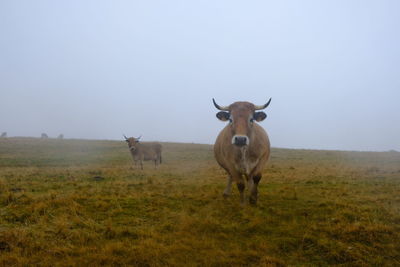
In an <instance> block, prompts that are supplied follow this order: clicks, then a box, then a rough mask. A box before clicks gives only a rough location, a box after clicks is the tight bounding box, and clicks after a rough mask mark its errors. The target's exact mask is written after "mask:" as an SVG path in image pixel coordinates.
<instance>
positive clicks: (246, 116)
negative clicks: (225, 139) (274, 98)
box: [213, 99, 271, 147]
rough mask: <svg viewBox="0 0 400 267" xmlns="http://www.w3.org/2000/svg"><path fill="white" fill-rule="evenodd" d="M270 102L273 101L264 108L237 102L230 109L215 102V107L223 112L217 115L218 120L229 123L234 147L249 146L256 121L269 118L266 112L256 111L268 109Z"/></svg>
mask: <svg viewBox="0 0 400 267" xmlns="http://www.w3.org/2000/svg"><path fill="white" fill-rule="evenodd" d="M213 101H214V99H213ZM270 102H271V99H270V100H269V101H268V103H267V104H265V105H263V106H255V105H254V104H252V103H249V102H235V103H233V104H231V105H230V106H228V107H221V106H219V105H218V104H217V103H215V101H214V105H215V107H216V108H218V109H219V110H222V111H220V112H218V113H217V114H216V116H217V118H218V119H219V120H221V121H229V126H230V129H231V133H232V140H231V142H232V144H233V145H236V146H239V147H241V146H246V145H249V143H250V137H251V136H252V135H251V133H252V129H253V125H254V121H257V122H260V121H263V120H264V119H265V118H266V117H267V114H265V113H264V112H262V111H256V110H259V109H264V108H266V107H267V106H268V105H269V103H270Z"/></svg>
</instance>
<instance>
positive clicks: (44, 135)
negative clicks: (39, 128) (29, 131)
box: [40, 133, 49, 139]
mask: <svg viewBox="0 0 400 267" xmlns="http://www.w3.org/2000/svg"><path fill="white" fill-rule="evenodd" d="M40 138H42V139H47V138H49V137H48V135H47V134H45V133H42V135H41V136H40Z"/></svg>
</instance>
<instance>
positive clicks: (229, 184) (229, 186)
mask: <svg viewBox="0 0 400 267" xmlns="http://www.w3.org/2000/svg"><path fill="white" fill-rule="evenodd" d="M231 189H232V176H231V175H228V182H227V184H226V188H225V190H224V194H223V196H224V198H227V197H229V196H230V195H231Z"/></svg>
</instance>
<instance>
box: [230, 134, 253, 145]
mask: <svg viewBox="0 0 400 267" xmlns="http://www.w3.org/2000/svg"><path fill="white" fill-rule="evenodd" d="M249 142H250V140H249V138H248V137H247V136H246V135H235V136H233V137H232V144H233V145H235V146H247V145H248V144H249Z"/></svg>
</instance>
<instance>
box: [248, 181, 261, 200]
mask: <svg viewBox="0 0 400 267" xmlns="http://www.w3.org/2000/svg"><path fill="white" fill-rule="evenodd" d="M250 180H252V181H253V186H252V187H250V200H249V201H250V204H252V205H257V198H258V183H259V182H260V180H261V174H256V175H254V176H253V177H252V179H250Z"/></svg>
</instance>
